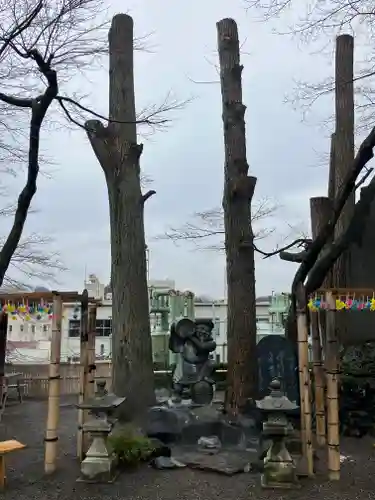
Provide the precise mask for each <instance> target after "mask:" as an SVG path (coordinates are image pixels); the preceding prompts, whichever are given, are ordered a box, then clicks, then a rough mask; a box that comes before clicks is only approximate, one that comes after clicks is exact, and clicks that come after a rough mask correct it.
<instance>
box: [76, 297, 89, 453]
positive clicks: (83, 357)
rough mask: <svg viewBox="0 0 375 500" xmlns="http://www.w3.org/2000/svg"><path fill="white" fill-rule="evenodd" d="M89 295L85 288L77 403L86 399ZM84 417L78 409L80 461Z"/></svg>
mask: <svg viewBox="0 0 375 500" xmlns="http://www.w3.org/2000/svg"><path fill="white" fill-rule="evenodd" d="M88 327H89V296H88V292H87V290H84V291H83V294H82V300H81V332H80V376H79V396H78V403H79V404H81V403H83V402H84V401H85V399H86V392H85V391H86V387H87V382H86V380H87V375H88V365H89V362H88V361H89V359H88V350H87V347H88V337H89V330H88ZM84 418H85V414H84V411H83V410H81V409H78V433H77V457H78V458H79V460H80V461H81V462H82V460H83V458H84V456H83V455H84V449H83V424H84V423H85V422H84Z"/></svg>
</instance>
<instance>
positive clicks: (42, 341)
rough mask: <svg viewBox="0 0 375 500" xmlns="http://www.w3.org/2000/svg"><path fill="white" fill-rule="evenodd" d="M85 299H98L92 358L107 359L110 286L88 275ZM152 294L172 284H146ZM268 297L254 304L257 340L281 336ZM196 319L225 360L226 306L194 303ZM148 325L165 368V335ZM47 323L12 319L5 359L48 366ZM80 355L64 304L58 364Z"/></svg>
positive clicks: (74, 320) (74, 324) (153, 318)
mask: <svg viewBox="0 0 375 500" xmlns="http://www.w3.org/2000/svg"><path fill="white" fill-rule="evenodd" d="M84 288H86V289H87V290H88V294H89V297H93V298H96V299H101V303H100V305H98V308H97V323H96V333H97V336H96V355H97V358H98V359H110V358H111V350H112V345H111V344H112V339H111V336H112V293H111V289H110V286H104V284H102V283H100V281H99V279H98V278H97V277H96V276H95V275H94V274H90V275H89V277H88V280H86V281H85V283H84ZM149 289H150V295H151V294H152V291H155V290H156V291H159V292H167V291H169V290H174V289H175V282H174V281H173V280H150V281H149ZM270 305H271V296H265V297H259V298H257V300H256V314H257V323H258V330H259V334H258V339H260V338H261V337H263V336H264V335H267V334H270V333H282V329H281V327H280V328H278V326H277V325H272V327H271V324H270V322H269V318H270V312H269V309H270ZM194 312H195V318H196V319H211V320H212V321H213V323H214V331H213V333H214V337H215V341H216V344H217V349H216V353H215V356H216V360H217V361H218V362H220V361H221V362H226V359H227V348H226V344H227V302H226V301H224V300H218V301H209V300H207V301H196V302H195V304H194ZM150 325H151V335H152V344H153V355H154V361H155V362H158V363H159V364H161V365H162V366H163V364H165V365H166V366H167V365H168V364H169V352H168V341H169V332H168V331H166V330H165V329H164V330H163V329H162V325H161V321H160V315H158V314H157V313H155V314H154V313H150ZM51 326H52V325H51V320H50V319H48V317H46V319H43V320H41V321H33V320H31V321H24V320H23V319H21V318H19V317H18V316H15V317H14V319H12V320H10V321H9V327H8V343H7V359H8V361H11V362H14V363H27V364H33V363H35V364H37V363H48V360H49V353H50V340H51ZM79 352H80V304H73V303H71V304H64V307H63V318H62V344H61V360H62V361H72V362H74V361H79Z"/></svg>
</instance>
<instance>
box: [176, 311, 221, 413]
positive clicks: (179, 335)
mask: <svg viewBox="0 0 375 500" xmlns="http://www.w3.org/2000/svg"><path fill="white" fill-rule="evenodd" d="M213 327H214V324H213V322H212V321H206V320H196V321H192V320H190V319H188V318H182V319H180V320H179V321H177V323H173V324H172V326H171V329H170V338H169V349H170V350H171V351H172V352H173V353H175V354H177V359H176V367H175V369H174V372H173V390H174V392H175V394H176V395H177V396H179V397H184V396H188V397H190V398H191V400H192V402H193V403H195V404H201V405H205V404H209V403H211V401H212V399H213V395H214V385H215V382H214V380H213V379H212V374H213V371H214V363H213V362H212V360H211V359H210V354H211V353H212V352H213V351H214V350H215V349H216V342H215V341H214V339H213V337H212V330H213Z"/></svg>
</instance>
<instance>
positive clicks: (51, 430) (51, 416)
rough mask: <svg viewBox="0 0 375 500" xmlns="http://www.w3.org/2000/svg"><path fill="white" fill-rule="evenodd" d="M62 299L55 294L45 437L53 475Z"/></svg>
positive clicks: (46, 465)
mask: <svg viewBox="0 0 375 500" xmlns="http://www.w3.org/2000/svg"><path fill="white" fill-rule="evenodd" d="M61 320H62V299H61V296H60V295H59V293H58V292H53V317H52V339H51V353H50V365H49V377H48V380H49V384H48V410H47V411H48V413H47V427H46V435H45V439H44V440H45V455H44V471H45V473H46V474H52V473H53V472H55V470H56V457H57V441H58V435H57V427H58V424H59V413H60V408H59V406H60V353H61Z"/></svg>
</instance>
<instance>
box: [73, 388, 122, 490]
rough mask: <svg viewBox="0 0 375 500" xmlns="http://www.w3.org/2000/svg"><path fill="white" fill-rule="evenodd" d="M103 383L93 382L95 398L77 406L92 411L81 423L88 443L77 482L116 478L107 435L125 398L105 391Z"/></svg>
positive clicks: (112, 479) (114, 462)
mask: <svg viewBox="0 0 375 500" xmlns="http://www.w3.org/2000/svg"><path fill="white" fill-rule="evenodd" d="M105 386H106V383H105V381H100V382H97V392H96V393H95V397H94V398H92V399H90V400H88V401H84V402H83V403H80V404H78V405H77V407H78V408H80V409H81V410H89V411H90V413H91V414H92V419H91V420H89V421H87V422H86V423H84V424H83V431H84V432H89V433H90V434H91V437H92V443H91V446H90V448H89V449H88V451H87V453H86V457H85V459H84V460H83V461H82V463H81V477H80V478H79V479H78V481H83V482H90V483H93V482H95V483H96V482H106V483H111V482H113V481H114V479H115V477H116V465H117V464H116V457H115V455H114V453H113V451H112V450H111V449H110V447H109V444H108V436H109V433H110V432H111V430H112V428H113V426H114V424H115V422H116V420H115V419H114V418H113V412H114V410H116V408H118V407H119V406H120V405H121V404H122V403H123V402H124V401H125V398H120V397H117V396H116V395H115V394H109V393H108V392H107V391H106V388H105Z"/></svg>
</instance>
